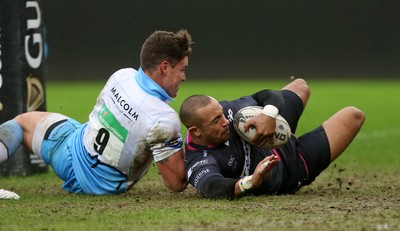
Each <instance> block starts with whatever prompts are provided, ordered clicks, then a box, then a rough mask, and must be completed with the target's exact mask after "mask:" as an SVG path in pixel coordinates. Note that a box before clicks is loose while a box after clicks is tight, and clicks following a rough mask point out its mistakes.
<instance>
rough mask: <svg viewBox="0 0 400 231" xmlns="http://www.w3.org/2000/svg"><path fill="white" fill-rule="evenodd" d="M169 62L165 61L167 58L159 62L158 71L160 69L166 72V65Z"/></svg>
mask: <svg viewBox="0 0 400 231" xmlns="http://www.w3.org/2000/svg"><path fill="white" fill-rule="evenodd" d="M169 65H170V64H169V62H168V61H167V60H163V61H162V62H161V63H160V66H159V69H160V71H161V73H163V74H164V73H166V72H167V70H168V66H169Z"/></svg>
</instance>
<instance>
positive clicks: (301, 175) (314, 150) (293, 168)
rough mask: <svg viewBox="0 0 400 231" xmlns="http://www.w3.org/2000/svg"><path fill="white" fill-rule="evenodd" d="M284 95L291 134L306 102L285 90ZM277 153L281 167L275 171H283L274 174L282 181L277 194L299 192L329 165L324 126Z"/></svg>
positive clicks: (284, 111)
mask: <svg viewBox="0 0 400 231" xmlns="http://www.w3.org/2000/svg"><path fill="white" fill-rule="evenodd" d="M282 94H283V97H284V99H285V106H284V108H283V109H282V111H281V115H282V116H283V117H284V118H285V119H286V121H287V122H288V123H289V125H290V128H291V129H292V133H294V132H295V131H296V128H297V122H298V121H299V119H300V116H301V114H302V113H303V103H302V102H301V99H300V98H299V97H298V96H297V95H296V94H295V93H293V92H291V91H288V90H283V91H282ZM276 151H277V152H278V154H279V155H280V158H281V163H280V165H281V167H279V168H276V169H280V171H279V172H277V173H276V174H278V176H277V175H275V177H276V178H279V179H281V180H282V182H281V187H280V189H279V190H278V191H277V192H276V193H277V194H287V193H294V192H296V191H297V190H298V189H299V188H300V187H302V186H304V185H308V184H310V183H311V182H313V181H314V180H315V178H316V177H317V176H318V175H319V174H320V173H321V172H322V171H323V170H324V169H326V168H327V167H328V166H329V164H330V147H329V142H328V137H327V136H326V133H325V130H324V128H323V127H322V126H319V127H317V128H316V129H314V130H312V131H310V132H308V133H306V134H304V135H302V136H300V137H298V138H296V137H294V136H293V137H292V138H291V140H290V142H289V143H288V144H286V145H285V146H283V147H282V148H280V149H277V150H276ZM280 174H282V175H280ZM279 175H280V176H279ZM269 180H271V181H274V180H275V179H271V178H270V179H269ZM265 183H267V182H265ZM263 185H264V184H263ZM265 185H267V184H265ZM269 185H273V183H271V182H270V183H269ZM261 190H262V191H264V193H266V192H269V193H271V191H269V190H268V189H267V190H266V189H261ZM265 190H266V191H265Z"/></svg>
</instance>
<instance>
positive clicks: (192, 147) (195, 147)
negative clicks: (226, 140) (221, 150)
mask: <svg viewBox="0 0 400 231" xmlns="http://www.w3.org/2000/svg"><path fill="white" fill-rule="evenodd" d="M218 146H219V145H212V144H210V145H207V146H206V145H201V144H196V143H193V140H192V137H191V136H190V135H189V132H188V133H187V134H186V147H187V149H189V150H192V151H194V150H204V149H215V148H216V147H218Z"/></svg>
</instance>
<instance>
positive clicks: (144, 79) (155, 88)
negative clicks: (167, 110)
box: [136, 68, 175, 103]
mask: <svg viewBox="0 0 400 231" xmlns="http://www.w3.org/2000/svg"><path fill="white" fill-rule="evenodd" d="M136 82H137V83H138V84H139V86H140V87H141V88H142V89H143V90H144V91H145V92H146V93H147V94H149V95H152V96H155V97H157V98H159V99H161V100H162V101H164V102H166V103H169V102H170V101H175V100H174V99H173V98H171V97H170V96H169V95H168V94H167V92H165V91H164V89H162V88H161V87H160V85H158V84H157V83H156V82H154V80H152V79H151V78H150V77H149V76H147V75H146V74H145V73H144V71H143V69H142V68H139V73H138V74H137V75H136Z"/></svg>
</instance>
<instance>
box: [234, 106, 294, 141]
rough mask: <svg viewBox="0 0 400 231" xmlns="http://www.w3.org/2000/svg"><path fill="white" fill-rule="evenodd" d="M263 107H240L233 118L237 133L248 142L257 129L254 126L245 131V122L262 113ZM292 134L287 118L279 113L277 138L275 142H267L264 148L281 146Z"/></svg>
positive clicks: (276, 130)
mask: <svg viewBox="0 0 400 231" xmlns="http://www.w3.org/2000/svg"><path fill="white" fill-rule="evenodd" d="M262 109H263V108H262V107H260V106H249V107H245V108H242V109H240V110H239V111H238V112H237V113H236V115H235V117H234V119H233V127H234V129H235V131H236V133H237V134H238V135H239V136H240V137H241V138H242V139H243V140H244V141H246V142H247V143H250V140H251V139H252V138H253V137H254V136H255V134H256V129H255V128H254V127H250V128H249V130H248V131H247V132H245V131H244V126H243V125H244V124H245V123H246V122H247V121H248V120H249V119H251V118H253V117H254V116H256V115H258V114H259V113H262ZM290 135H291V130H290V126H289V124H288V123H287V122H286V120H285V119H284V118H283V117H282V116H281V115H278V116H277V117H276V129H275V136H274V138H275V140H274V143H273V144H270V143H267V144H265V145H264V147H263V148H279V147H281V146H282V145H284V144H286V143H287V142H288V141H289V138H290Z"/></svg>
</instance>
